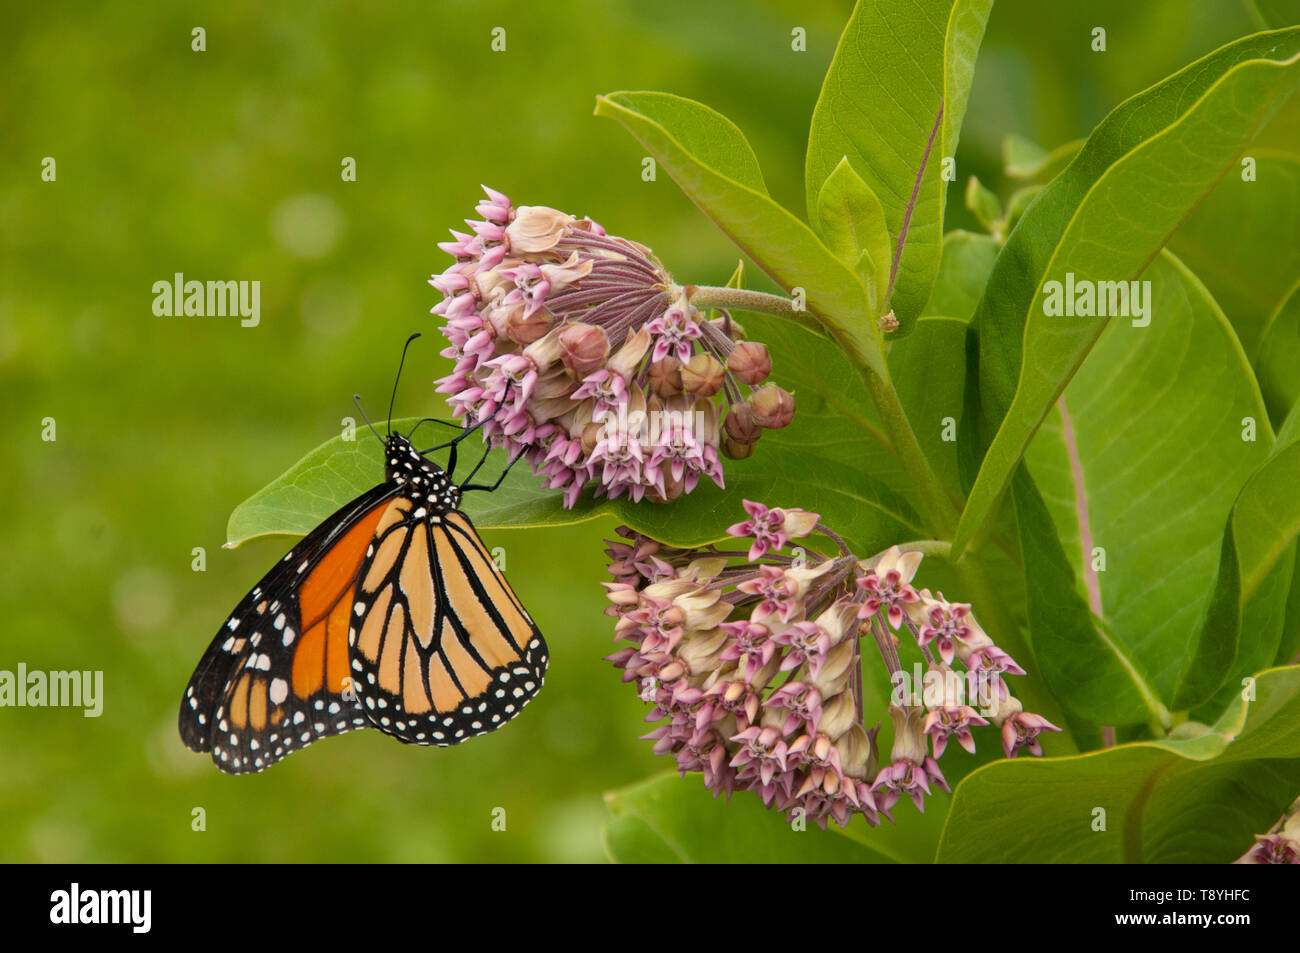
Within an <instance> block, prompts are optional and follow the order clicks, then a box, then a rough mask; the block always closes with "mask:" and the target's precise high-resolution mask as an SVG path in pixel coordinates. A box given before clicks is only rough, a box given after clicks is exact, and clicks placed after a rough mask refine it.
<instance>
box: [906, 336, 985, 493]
mask: <svg viewBox="0 0 1300 953" xmlns="http://www.w3.org/2000/svg"><path fill="white" fill-rule="evenodd" d="M889 370H890V373H891V374H892V375H893V377H894V384H895V386H896V387H897V388H898V396H899V400H900V401H901V402H902V404H903V408H904V410H905V411H906V412H907V419H908V422H909V423H910V424H911V425H912V431H913V432H914V433H915V434H916V439H917V442H918V443H920V445H921V450H922V452H923V453H924V454H925V456H926V459H927V460H928V461H929V463H930V466H931V467H932V468H933V469H934V471H935V472H936V473H938V474H939V476H940V477H941V479H942V482H943V485H944V486H945V487H947V488H949V489H950V490H952V492H953V493H954V494H958V493H960V492H961V480H960V478H959V477H958V474H957V443H956V435H957V432H958V430H959V429H960V428H961V417H962V410H963V406H964V403H965V396H964V391H965V388H966V323H965V322H964V321H960V320H957V319H956V318H938V317H936V318H922V319H921V320H920V321H918V322H917V323H916V331H914V332H913V333H912V334H911V335H910V336H909V337H906V338H904V339H903V340H901V341H898V342H896V343H895V344H894V346H893V347H891V348H890V349H889Z"/></svg>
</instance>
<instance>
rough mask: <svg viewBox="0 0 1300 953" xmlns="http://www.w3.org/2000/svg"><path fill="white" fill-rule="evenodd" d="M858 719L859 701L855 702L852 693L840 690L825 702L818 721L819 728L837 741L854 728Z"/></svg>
mask: <svg viewBox="0 0 1300 953" xmlns="http://www.w3.org/2000/svg"><path fill="white" fill-rule="evenodd" d="M857 720H858V709H857V703H856V702H854V700H853V695H852V693H851V692H840V694H838V695H835V696H834V697H832V698H828V699H826V700H825V702H823V704H822V717H821V721H819V722H818V723H817V730H818V731H820V732H822V733H823V734H825V735H826V737H828V738H830V739H831V740H832V741H835V740H837V739H838V738H839V737H840V735H842V734H844V732H846V731H848V730H849V729H850V728H852V727H853V725H854V723H855V722H856V721H857Z"/></svg>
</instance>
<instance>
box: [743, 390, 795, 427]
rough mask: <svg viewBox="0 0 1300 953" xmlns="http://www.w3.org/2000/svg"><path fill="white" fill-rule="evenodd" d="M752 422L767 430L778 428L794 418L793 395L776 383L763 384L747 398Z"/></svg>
mask: <svg viewBox="0 0 1300 953" xmlns="http://www.w3.org/2000/svg"><path fill="white" fill-rule="evenodd" d="M749 403H750V407H751V408H752V409H751V412H752V413H753V415H754V422H755V423H757V424H758V425H759V426H760V427H767V428H768V429H769V430H779V429H780V428H782V427H785V426H787V425H788V424H789V423H790V421H791V420H793V419H794V396H793V395H792V394H791V393H790V392H789V391H787V390H785V389H784V388H782V387H778V386H777V385H776V384H764V385H763V386H762V387H760V388H759V389H758V390H756V391H754V393H753V394H752V395H751V396H750V398H749Z"/></svg>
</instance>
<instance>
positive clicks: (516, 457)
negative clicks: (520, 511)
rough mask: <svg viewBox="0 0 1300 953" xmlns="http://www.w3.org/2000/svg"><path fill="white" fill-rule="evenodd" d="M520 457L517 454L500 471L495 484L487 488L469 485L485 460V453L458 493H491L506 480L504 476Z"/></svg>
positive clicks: (485, 486)
mask: <svg viewBox="0 0 1300 953" xmlns="http://www.w3.org/2000/svg"><path fill="white" fill-rule="evenodd" d="M489 449H490V448H489ZM521 457H523V453H519V454H517V455H516V456H515V457H514V458H513V459H511V461H510V462H509V463H508V464H506V468H505V469H504V470H502V471H501V475H500V476H499V477H497V482H495V483H493V484H492V485H491V486H487V485H486V484H484V483H470V482H469V481H470V480H472V479H474V474H475V473H478V471H479V467H481V466H483V463H484V461H486V460H487V453H484V454H483V458H482V459H481V460H479V462H478V464H477V465H476V466H475V467H474V469H473V470H471V471H470V473H469V476H468V477H466V478H465V482H464V483H462V484H461V487H460V491H461V492H462V493H464V492H465V491H466V490H487V491H488V492H489V493H491V492H492V491H493V490H495V489H496V488H497V487H499V486H500V485H501V482H502V481H503V480H505V478H506V474H507V473H509V472H510V470H511V468H512V467H514V465H515V464H516V463H518V462H519V460H520V458H521Z"/></svg>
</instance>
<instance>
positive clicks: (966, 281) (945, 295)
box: [925, 230, 998, 322]
mask: <svg viewBox="0 0 1300 953" xmlns="http://www.w3.org/2000/svg"><path fill="white" fill-rule="evenodd" d="M997 257H998V243H997V241H996V240H995V239H993V238H991V237H990V236H988V235H978V234H976V233H975V232H966V231H961V230H957V231H951V232H949V233H948V234H947V235H945V236H943V259H942V260H941V261H940V262H939V279H938V280H937V281H936V282H935V283H934V289H933V290H932V291H931V292H930V300H929V302H927V303H926V306H925V314H927V315H933V316H935V317H944V318H956V319H957V320H959V321H963V322H964V321H969V320H970V317H971V315H972V314H974V313H975V307H976V305H978V304H979V300H980V295H982V294H983V293H984V286H985V285H986V284H988V280H989V273H990V272H992V271H993V262H994V261H995V260H996V259H997Z"/></svg>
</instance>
